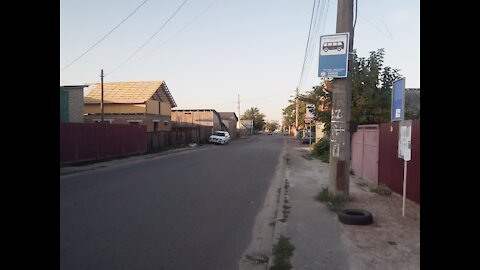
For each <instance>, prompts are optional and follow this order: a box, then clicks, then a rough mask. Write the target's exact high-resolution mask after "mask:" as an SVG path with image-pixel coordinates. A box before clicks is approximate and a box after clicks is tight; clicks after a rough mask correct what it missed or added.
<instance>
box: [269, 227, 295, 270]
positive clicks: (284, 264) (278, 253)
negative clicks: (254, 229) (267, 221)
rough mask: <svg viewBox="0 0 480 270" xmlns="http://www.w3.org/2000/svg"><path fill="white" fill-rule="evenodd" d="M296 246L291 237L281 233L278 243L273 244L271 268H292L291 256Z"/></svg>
mask: <svg viewBox="0 0 480 270" xmlns="http://www.w3.org/2000/svg"><path fill="white" fill-rule="evenodd" d="M293 250H295V247H294V246H293V245H292V243H290V240H289V238H287V237H285V236H283V235H280V238H279V239H278V242H277V244H275V245H274V246H273V265H272V266H270V268H269V270H290V269H292V263H291V262H290V257H292V255H293Z"/></svg>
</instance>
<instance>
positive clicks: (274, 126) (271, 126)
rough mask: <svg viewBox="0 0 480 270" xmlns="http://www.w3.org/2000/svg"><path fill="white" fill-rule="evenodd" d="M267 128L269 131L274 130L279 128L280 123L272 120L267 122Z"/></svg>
mask: <svg viewBox="0 0 480 270" xmlns="http://www.w3.org/2000/svg"><path fill="white" fill-rule="evenodd" d="M266 128H267V129H268V130H269V131H274V130H276V129H277V128H278V123H277V122H276V121H272V122H268V123H267V124H266Z"/></svg>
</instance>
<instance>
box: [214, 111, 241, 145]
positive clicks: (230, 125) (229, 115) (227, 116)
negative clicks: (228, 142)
mask: <svg viewBox="0 0 480 270" xmlns="http://www.w3.org/2000/svg"><path fill="white" fill-rule="evenodd" d="M218 114H219V115H220V119H221V120H222V122H223V124H225V126H226V127H227V129H228V133H230V138H232V139H234V138H236V137H237V122H238V117H237V115H236V114H235V113H234V112H218Z"/></svg>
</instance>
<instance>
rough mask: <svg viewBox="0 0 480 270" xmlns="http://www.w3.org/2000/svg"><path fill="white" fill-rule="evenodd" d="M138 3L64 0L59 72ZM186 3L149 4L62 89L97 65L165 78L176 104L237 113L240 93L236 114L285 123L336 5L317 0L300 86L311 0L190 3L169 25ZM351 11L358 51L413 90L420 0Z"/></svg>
mask: <svg viewBox="0 0 480 270" xmlns="http://www.w3.org/2000/svg"><path fill="white" fill-rule="evenodd" d="M144 1H145V0H100V1H99V0H82V1H78V0H60V70H61V69H64V68H65V67H66V66H67V65H68V64H70V63H71V62H72V61H73V60H75V59H76V58H78V57H79V56H80V55H82V54H83V53H85V52H86V51H87V50H88V49H89V48H91V47H92V45H94V44H95V43H97V42H99V41H100V40H101V39H102V38H103V37H104V36H105V35H106V34H107V33H109V32H110V31H111V30H112V29H114V27H115V26H117V25H119V23H120V22H122V21H123V20H124V19H125V18H127V17H128V16H129V15H130V14H131V13H132V12H133V11H134V10H135V9H136V8H137V7H138V6H140V5H141V4H142V3H143V2H144ZM184 1H185V0H162V1H160V0H157V1H155V0H147V1H146V2H145V3H144V4H143V5H142V6H141V7H140V8H139V9H138V10H137V11H136V12H135V13H134V14H133V15H131V16H130V17H128V19H127V20H125V21H124V22H123V23H122V24H120V25H119V26H118V27H117V28H116V29H115V30H114V31H112V32H111V33H110V34H109V35H108V36H107V37H106V38H104V39H103V40H102V41H101V42H99V43H98V44H97V45H96V46H95V47H93V48H92V49H91V50H89V51H88V53H86V54H85V55H83V56H82V57H80V58H79V59H78V60H77V61H75V62H73V64H71V65H69V66H68V67H67V68H66V69H64V70H63V71H61V72H60V85H78V84H85V83H95V82H100V70H101V69H103V70H104V73H105V77H104V82H120V81H153V80H165V82H166V84H167V86H168V88H169V89H170V92H171V93H172V96H173V98H174V99H175V101H176V103H177V105H178V107H177V108H176V109H202V108H203V109H215V110H217V111H220V112H222V111H233V112H235V113H236V114H237V116H238V108H237V96H238V95H240V110H241V113H242V114H243V113H244V111H245V110H246V109H248V108H251V107H258V108H259V110H260V112H262V113H264V114H265V115H266V118H267V120H268V121H270V120H277V121H281V117H282V109H283V108H285V107H286V106H287V105H288V100H289V99H290V98H291V96H293V95H294V92H295V88H296V87H297V86H299V87H300V92H301V93H305V91H307V90H310V89H311V88H312V86H314V85H316V84H318V83H319V82H320V79H319V78H318V77H317V69H318V43H319V36H320V35H322V34H324V35H326V34H333V33H335V32H336V17H337V1H319V2H320V7H322V6H324V7H325V8H324V14H326V16H322V19H321V20H320V21H321V22H324V23H322V24H320V25H319V27H318V31H317V32H316V35H313V34H312V37H311V39H312V40H313V42H312V45H311V46H315V47H312V48H311V52H312V53H311V54H309V57H308V58H307V62H306V63H307V64H306V68H305V72H304V73H305V74H304V79H303V80H302V82H301V83H300V74H301V71H302V64H303V60H304V55H305V48H306V44H307V37H308V32H309V27H310V18H311V14H312V7H313V0H308V1H307V0H242V1H238V0H187V1H186V3H185V4H184V5H183V6H182V8H181V9H180V10H179V11H178V13H177V14H176V15H175V16H174V17H173V18H172V19H171V20H170V21H169V22H168V23H167V24H165V22H166V21H167V20H168V19H169V18H170V16H172V14H174V12H175V11H176V10H177V9H178V7H179V6H180V5H181V4H182V3H183V2H184ZM354 9H355V8H354ZM357 14H358V16H357V21H356V26H355V35H354V49H357V53H358V55H359V56H360V57H366V56H368V54H369V52H370V51H375V50H377V49H379V48H384V49H385V62H384V64H385V65H386V66H390V67H392V68H397V69H400V73H401V74H402V75H403V76H405V77H406V87H407V88H419V87H420V1H419V0H367V1H358V13H357ZM163 24H165V25H164V27H163V28H162V25H163ZM155 33H157V34H155ZM147 41H149V42H147ZM140 48H141V49H140ZM139 49H140V50H139ZM309 51H310V50H309ZM127 59H128V61H126V60H127ZM122 63H124V64H122Z"/></svg>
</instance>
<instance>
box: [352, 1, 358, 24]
mask: <svg viewBox="0 0 480 270" xmlns="http://www.w3.org/2000/svg"><path fill="white" fill-rule="evenodd" d="M357 14H358V0H355V21H354V23H353V31H354V32H355V25H356V24H357V16H358V15H357Z"/></svg>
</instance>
